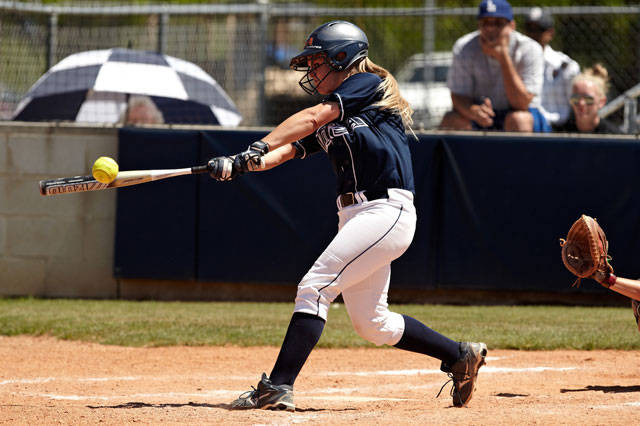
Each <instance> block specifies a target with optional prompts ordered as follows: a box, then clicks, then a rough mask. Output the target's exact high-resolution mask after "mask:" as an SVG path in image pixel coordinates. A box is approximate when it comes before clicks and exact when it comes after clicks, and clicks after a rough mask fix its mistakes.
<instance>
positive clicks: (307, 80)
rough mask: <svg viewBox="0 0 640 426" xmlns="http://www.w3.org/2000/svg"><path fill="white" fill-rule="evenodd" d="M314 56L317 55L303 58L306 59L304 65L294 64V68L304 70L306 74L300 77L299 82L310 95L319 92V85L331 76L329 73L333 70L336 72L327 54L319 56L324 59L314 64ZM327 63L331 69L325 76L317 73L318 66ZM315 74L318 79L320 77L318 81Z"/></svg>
mask: <svg viewBox="0 0 640 426" xmlns="http://www.w3.org/2000/svg"><path fill="white" fill-rule="evenodd" d="M316 55H318V54H316ZM314 56H315V55H310V56H308V57H303V58H302V59H304V65H303V64H302V63H301V64H300V65H293V66H292V68H293V69H294V70H296V71H302V72H304V75H303V76H302V77H301V78H300V81H298V84H299V85H300V87H302V90H304V91H305V92H307V93H308V94H309V95H315V94H317V93H318V86H320V84H322V82H323V81H324V80H325V79H326V78H327V77H328V76H329V74H331V73H332V72H335V69H334V68H333V67H332V66H331V62H330V61H329V60H328V59H327V57H326V55H320V56H317V58H318V59H319V58H323V59H324V60H323V61H322V62H315V63H314V64H311V62H312V60H313V58H314ZM325 64H326V65H329V71H327V73H326V74H325V75H323V76H319V75H317V74H316V72H317V70H318V68H319V67H321V66H322V65H325ZM314 76H315V77H316V79H318V82H317V83H316V81H315V80H314V78H313V77H314Z"/></svg>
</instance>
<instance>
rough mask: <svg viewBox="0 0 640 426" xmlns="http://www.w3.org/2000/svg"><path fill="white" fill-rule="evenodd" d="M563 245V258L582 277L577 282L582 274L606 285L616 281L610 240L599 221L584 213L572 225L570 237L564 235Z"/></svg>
mask: <svg viewBox="0 0 640 426" xmlns="http://www.w3.org/2000/svg"><path fill="white" fill-rule="evenodd" d="M560 245H561V246H562V262H563V263H564V266H565V267H566V268H567V269H568V270H569V271H570V272H571V273H572V274H573V275H575V276H577V277H578V279H577V280H576V281H575V282H574V283H573V285H574V286H575V285H577V286H578V287H579V286H580V280H581V279H582V278H593V279H594V280H596V281H598V282H599V283H600V284H602V285H603V286H605V287H607V288H609V287H610V286H611V285H612V282H611V278H613V280H614V281H615V275H613V267H612V266H611V265H610V264H609V260H610V259H611V258H610V257H609V255H608V253H607V251H608V250H609V242H608V241H607V237H606V235H605V234H604V231H603V230H602V228H601V227H600V225H598V222H596V220H595V219H594V218H592V217H590V216H587V215H585V214H583V215H582V216H580V219H578V220H576V221H575V223H574V224H573V225H572V226H571V229H569V233H568V234H567V239H566V240H564V239H560Z"/></svg>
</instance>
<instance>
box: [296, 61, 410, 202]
mask: <svg viewBox="0 0 640 426" xmlns="http://www.w3.org/2000/svg"><path fill="white" fill-rule="evenodd" d="M380 82H381V79H380V77H378V76H377V75H375V74H370V73H358V74H354V75H352V76H351V77H349V78H347V79H346V80H345V81H344V82H342V84H341V85H340V86H339V87H338V88H337V89H336V90H335V91H334V92H333V93H332V94H331V95H329V96H327V97H326V98H325V101H330V102H337V103H338V104H339V106H340V111H341V114H340V117H339V118H338V119H337V120H336V121H333V122H331V123H328V124H326V125H324V126H322V127H321V128H319V129H318V130H317V131H316V132H315V134H312V135H309V136H307V137H306V138H304V139H302V140H301V141H299V142H300V144H301V145H302V146H303V147H304V150H305V152H306V155H305V157H308V156H309V155H311V154H313V153H315V152H319V151H320V150H323V151H325V152H326V153H327V154H328V156H329V159H330V161H331V165H332V167H333V170H334V172H335V173H336V176H337V184H336V191H337V193H338V194H343V193H346V192H357V191H363V190H382V189H386V188H399V189H406V190H408V191H411V192H413V193H415V189H414V181H413V168H412V164H411V153H410V151H409V142H408V139H407V136H406V134H405V128H404V125H403V124H402V119H401V118H400V116H399V115H397V114H394V113H392V112H389V111H385V110H382V109H380V108H379V107H377V106H374V104H375V103H376V102H378V101H379V100H380V99H381V97H382V93H381V91H380V90H379V85H380Z"/></svg>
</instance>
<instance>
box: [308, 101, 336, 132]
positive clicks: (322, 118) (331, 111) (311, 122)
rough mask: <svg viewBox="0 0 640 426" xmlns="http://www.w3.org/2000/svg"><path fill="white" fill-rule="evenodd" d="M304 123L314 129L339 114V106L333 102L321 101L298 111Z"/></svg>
mask: <svg viewBox="0 0 640 426" xmlns="http://www.w3.org/2000/svg"><path fill="white" fill-rule="evenodd" d="M300 114H301V115H302V119H303V120H304V121H305V123H306V124H307V125H308V126H310V127H311V128H312V129H313V130H312V131H316V130H318V129H319V128H320V127H322V126H324V125H325V124H327V123H330V122H331V121H333V120H335V119H337V118H338V117H339V116H340V108H339V107H338V105H337V104H336V103H335V102H323V103H321V104H318V105H315V106H312V107H309V108H306V109H304V110H302V111H301V112H300Z"/></svg>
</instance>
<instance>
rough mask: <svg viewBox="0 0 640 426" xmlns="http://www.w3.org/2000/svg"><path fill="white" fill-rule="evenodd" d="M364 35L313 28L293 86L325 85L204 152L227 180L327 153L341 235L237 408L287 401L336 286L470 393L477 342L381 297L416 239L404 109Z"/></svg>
mask: <svg viewBox="0 0 640 426" xmlns="http://www.w3.org/2000/svg"><path fill="white" fill-rule="evenodd" d="M368 48H369V43H368V40H367V36H366V35H365V34H364V32H363V31H362V30H361V29H360V28H358V27H357V26H355V25H353V24H351V23H349V22H345V21H333V22H329V23H326V24H324V25H322V26H320V27H318V28H317V29H315V30H314V31H313V32H312V33H311V34H310V35H309V37H308V38H307V41H306V43H305V46H304V50H303V51H302V52H301V53H300V54H299V55H297V56H296V57H294V58H293V59H292V60H291V65H290V66H291V68H293V69H294V70H296V71H303V72H304V73H305V74H304V76H303V77H302V78H301V79H300V85H301V86H302V88H303V89H304V90H305V91H306V92H307V93H309V94H315V93H320V94H322V95H326V97H325V98H324V100H323V101H322V102H321V103H320V104H318V105H316V106H313V107H310V108H307V109H305V110H302V111H300V112H298V113H296V114H294V115H292V116H291V117H289V118H287V119H286V120H285V121H284V122H282V123H281V124H280V125H279V126H277V127H276V128H275V129H274V130H273V131H272V132H271V133H269V134H268V135H266V136H265V137H264V138H263V139H262V140H261V141H258V142H254V143H253V144H251V145H250V146H249V149H248V150H247V151H244V152H241V153H239V154H237V155H235V156H232V157H216V158H213V159H211V160H210V161H209V170H210V173H211V176H212V177H213V178H215V179H217V180H229V179H233V178H234V177H236V176H238V175H240V174H242V173H246V172H249V171H259V170H267V169H270V168H273V167H275V166H278V165H280V164H282V163H284V162H286V161H288V160H291V159H294V158H306V157H308V156H310V155H312V154H314V153H316V152H319V151H324V152H325V153H326V154H327V155H328V156H329V159H330V161H331V163H332V166H333V169H334V171H335V173H336V175H337V193H338V197H337V206H338V217H339V224H338V229H339V230H338V233H337V235H336V236H335V238H334V239H333V241H332V242H331V243H330V244H329V246H328V247H327V248H326V250H325V251H324V252H323V253H322V254H321V255H320V257H319V258H318V259H317V260H316V262H315V263H314V265H313V266H312V267H311V269H310V270H309V272H308V273H307V274H306V275H305V276H304V277H303V278H302V280H301V281H300V284H299V285H298V292H297V296H296V300H295V309H294V313H293V316H292V318H291V322H290V324H289V328H288V330H287V333H286V336H285V338H284V342H283V343H282V347H281V349H280V353H279V355H278V358H277V360H276V363H275V365H274V367H273V370H272V371H271V374H270V375H269V376H268V377H267V375H266V374H263V375H262V378H261V380H260V381H259V382H258V385H257V388H254V390H252V391H249V392H246V393H244V394H242V395H241V396H240V397H239V398H238V399H237V400H235V401H233V403H232V407H234V408H268V409H285V410H290V411H293V410H295V406H294V403H293V383H294V381H295V380H296V377H297V376H298V373H299V372H300V370H301V369H302V366H303V365H304V363H305V361H306V360H307V357H308V356H309V354H310V352H311V350H312V349H313V347H314V346H315V345H316V343H317V342H318V340H319V339H320V335H321V334H322V330H323V328H324V324H325V321H326V319H327V313H328V309H329V304H330V303H331V302H332V301H333V300H334V299H335V298H336V297H337V296H338V295H339V294H342V297H343V299H344V303H345V306H346V308H347V312H348V313H349V316H350V318H351V321H352V324H353V326H354V328H355V330H356V332H357V333H358V334H359V335H360V336H362V337H363V338H365V339H367V340H369V341H371V342H373V343H375V344H376V345H383V344H386V345H393V346H395V347H397V348H400V349H405V350H409V351H413V352H419V353H423V354H426V355H430V356H432V357H435V358H438V359H440V360H441V361H442V364H441V369H442V371H444V372H446V373H448V374H449V377H450V378H451V380H452V381H453V388H452V391H451V394H452V396H453V404H454V405H455V406H457V407H461V406H464V405H466V404H467V402H469V400H470V399H471V396H472V394H473V391H474V388H475V379H476V376H477V374H478V369H479V368H480V367H481V366H482V365H483V364H484V358H485V356H486V353H487V347H486V345H485V344H484V343H471V342H456V341H453V340H451V339H449V338H447V337H445V336H443V335H441V334H439V333H437V332H435V331H433V330H431V329H430V328H428V327H426V326H425V325H423V324H422V323H420V322H419V321H417V320H415V319H413V318H411V317H408V316H406V315H400V314H397V313H395V312H391V311H389V309H388V305H387V291H388V289H389V278H390V273H391V269H390V264H391V262H392V261H393V260H394V259H396V258H398V257H399V256H401V255H402V253H404V252H405V250H406V249H407V248H408V247H409V244H410V243H411V240H412V239H413V235H414V231H415V224H416V212H415V208H414V206H413V195H414V183H413V170H412V166H411V154H410V151H409V146H408V141H407V137H406V134H405V128H406V127H408V126H410V125H411V124H412V120H411V113H412V111H411V108H410V107H409V105H408V103H407V102H406V101H405V100H404V99H403V98H402V97H401V96H400V94H399V91H398V86H397V83H396V81H395V79H394V78H393V76H392V75H391V74H390V73H389V72H388V71H387V70H385V69H384V68H382V67H380V66H378V65H376V64H374V63H373V62H372V61H371V60H369V58H368V57H367V52H368Z"/></svg>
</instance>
